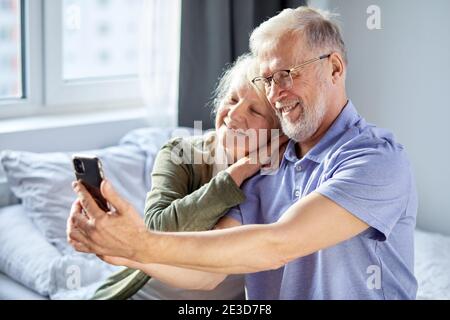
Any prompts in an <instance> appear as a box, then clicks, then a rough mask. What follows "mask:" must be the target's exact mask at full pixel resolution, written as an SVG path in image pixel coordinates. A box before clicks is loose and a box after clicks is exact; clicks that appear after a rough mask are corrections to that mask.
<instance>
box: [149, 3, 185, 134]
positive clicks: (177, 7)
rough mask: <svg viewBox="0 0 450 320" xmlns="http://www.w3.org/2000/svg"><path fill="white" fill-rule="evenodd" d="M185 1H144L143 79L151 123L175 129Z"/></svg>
mask: <svg viewBox="0 0 450 320" xmlns="http://www.w3.org/2000/svg"><path fill="white" fill-rule="evenodd" d="M181 1H182V0H143V12H142V23H141V50H140V76H141V89H142V94H143V97H144V100H145V103H146V105H147V110H148V117H149V121H150V123H151V124H154V125H160V126H175V125H176V124H177V117H178V78H179V75H178V74H179V60H180V59H179V58H180V25H181V23H180V21H181Z"/></svg>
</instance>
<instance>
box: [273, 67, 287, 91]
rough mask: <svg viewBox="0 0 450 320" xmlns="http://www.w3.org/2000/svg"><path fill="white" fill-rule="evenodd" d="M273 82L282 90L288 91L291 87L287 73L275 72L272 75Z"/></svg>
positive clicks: (283, 71)
mask: <svg viewBox="0 0 450 320" xmlns="http://www.w3.org/2000/svg"><path fill="white" fill-rule="evenodd" d="M273 81H275V83H276V84H277V85H278V86H279V87H280V88H282V89H288V88H290V87H291V85H292V78H291V74H290V73H289V71H285V70H281V71H278V72H275V73H274V75H273Z"/></svg>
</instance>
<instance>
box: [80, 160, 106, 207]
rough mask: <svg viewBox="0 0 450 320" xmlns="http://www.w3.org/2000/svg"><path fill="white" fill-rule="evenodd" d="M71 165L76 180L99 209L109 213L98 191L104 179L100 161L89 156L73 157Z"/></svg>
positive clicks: (104, 200)
mask: <svg viewBox="0 0 450 320" xmlns="http://www.w3.org/2000/svg"><path fill="white" fill-rule="evenodd" d="M72 163H73V169H74V171H75V177H76V178H77V180H80V181H81V183H83V185H84V187H85V188H86V189H87V190H88V192H89V193H90V194H91V196H92V198H94V200H95V202H96V203H97V205H98V207H99V208H100V209H102V210H103V211H109V210H110V207H109V205H108V202H107V201H106V199H105V198H104V197H103V195H102V193H101V191H100V185H101V183H102V181H103V179H104V174H103V168H102V162H101V161H100V159H99V158H97V157H96V156H90V155H73V156H72Z"/></svg>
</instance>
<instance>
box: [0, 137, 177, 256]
mask: <svg viewBox="0 0 450 320" xmlns="http://www.w3.org/2000/svg"><path fill="white" fill-rule="evenodd" d="M172 131H173V129H160V128H146V129H138V130H135V131H132V132H130V133H129V134H128V135H126V136H125V137H124V138H123V139H122V140H121V141H120V143H119V145H117V146H114V147H109V148H106V149H101V150H91V151H82V153H90V154H95V155H97V156H98V157H99V158H100V159H101V160H102V163H103V167H104V171H105V175H106V177H107V178H108V179H109V180H110V181H111V182H112V184H113V185H114V186H115V188H116V190H117V191H118V192H119V193H120V194H121V195H122V196H123V197H125V198H126V199H128V200H129V201H130V202H131V203H132V204H133V205H134V206H135V207H136V209H137V210H138V211H140V212H142V213H143V209H144V202H145V195H146V193H147V192H148V190H149V189H150V187H151V185H150V174H151V169H152V167H153V161H154V158H155V156H156V154H157V152H158V150H159V149H160V148H161V146H162V145H163V144H164V143H165V142H166V141H167V140H169V139H170V137H171V133H172ZM71 155H72V153H42V154H39V153H30V152H20V151H3V152H2V153H1V156H0V161H1V164H2V165H3V169H4V171H5V174H6V177H7V179H8V184H9V186H10V188H11V190H12V192H13V193H14V195H15V196H16V197H17V198H19V199H20V200H21V201H22V205H23V206H24V208H25V209H26V212H27V214H28V215H29V217H30V218H31V220H32V221H33V222H34V224H35V225H36V226H37V228H38V229H39V230H40V231H41V232H42V234H43V235H44V237H45V238H46V239H47V240H48V241H49V242H50V243H51V244H53V245H54V246H56V248H57V249H58V250H59V251H60V252H61V253H72V252H73V251H72V249H71V247H70V246H69V245H68V243H67V241H66V221H67V218H68V215H69V211H70V205H71V204H72V202H73V201H74V200H75V198H76V196H75V194H74V192H73V190H72V188H71V182H72V181H73V180H75V177H74V173H73V169H72V164H71Z"/></svg>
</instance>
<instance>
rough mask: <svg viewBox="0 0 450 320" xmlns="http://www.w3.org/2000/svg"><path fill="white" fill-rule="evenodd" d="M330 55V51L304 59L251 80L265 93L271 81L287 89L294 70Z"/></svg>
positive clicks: (291, 82) (290, 85)
mask: <svg viewBox="0 0 450 320" xmlns="http://www.w3.org/2000/svg"><path fill="white" fill-rule="evenodd" d="M330 56H331V53H330V54H324V55H322V56H320V57H317V58H313V59H310V60H306V61H305V62H302V63H301V64H299V65H298V66H295V67H293V68H291V69H289V70H279V71H276V72H275V73H273V74H272V75H271V76H269V77H256V78H254V79H253V80H252V82H253V84H254V85H255V86H256V87H257V88H259V89H260V90H264V92H265V93H266V94H269V92H270V89H271V88H272V82H275V83H276V84H277V85H278V86H279V87H280V88H281V89H289V88H291V87H292V84H293V80H292V73H295V71H297V70H299V69H301V68H303V67H305V66H306V65H308V64H310V63H313V62H316V61H319V60H322V59H326V58H329V57H330Z"/></svg>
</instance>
